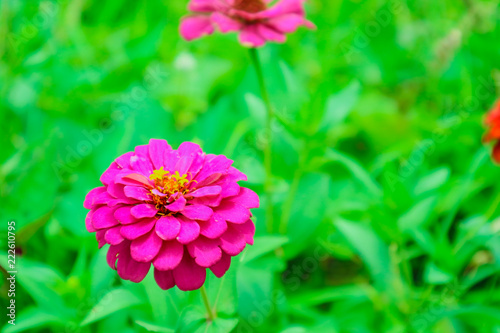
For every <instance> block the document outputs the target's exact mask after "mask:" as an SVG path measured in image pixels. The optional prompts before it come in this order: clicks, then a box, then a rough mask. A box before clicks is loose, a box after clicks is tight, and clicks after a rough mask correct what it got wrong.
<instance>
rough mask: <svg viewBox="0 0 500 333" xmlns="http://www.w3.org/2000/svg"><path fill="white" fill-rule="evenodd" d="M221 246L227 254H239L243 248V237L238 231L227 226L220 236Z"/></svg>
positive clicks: (244, 243)
mask: <svg viewBox="0 0 500 333" xmlns="http://www.w3.org/2000/svg"><path fill="white" fill-rule="evenodd" d="M220 240H221V248H222V250H224V252H226V253H227V254H229V255H232V256H235V255H238V254H240V252H241V251H243V249H244V248H245V245H246V241H245V237H244V236H243V234H242V233H240V232H239V231H237V230H235V229H233V228H232V227H231V226H229V227H228V228H227V230H226V232H225V233H224V234H223V235H222V236H221V237H220Z"/></svg>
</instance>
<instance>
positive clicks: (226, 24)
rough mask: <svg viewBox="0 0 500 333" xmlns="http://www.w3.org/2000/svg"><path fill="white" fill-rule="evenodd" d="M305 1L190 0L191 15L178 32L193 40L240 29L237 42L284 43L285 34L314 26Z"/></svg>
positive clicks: (246, 44)
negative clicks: (305, 6) (217, 31)
mask: <svg viewBox="0 0 500 333" xmlns="http://www.w3.org/2000/svg"><path fill="white" fill-rule="evenodd" d="M304 1H305V0H279V1H274V2H273V1H272V0H191V1H190V3H189V5H188V9H189V10H190V11H191V12H193V14H191V15H189V16H187V17H185V18H184V19H183V20H182V23H181V26H180V32H181V35H182V36H183V37H184V38H185V39H186V40H193V39H196V38H199V37H201V36H203V35H210V34H212V33H213V32H214V30H215V29H216V28H218V29H219V30H220V31H221V32H223V33H227V32H231V31H240V35H239V40H240V43H241V44H243V45H245V46H249V47H259V46H262V45H264V44H265V43H266V42H267V41H273V42H278V43H283V42H285V40H286V34H287V33H292V32H294V31H295V30H297V28H298V27H300V26H302V25H303V26H306V27H308V28H311V29H313V28H315V25H314V24H313V23H312V22H310V21H308V20H307V19H306V18H305V11H304Z"/></svg>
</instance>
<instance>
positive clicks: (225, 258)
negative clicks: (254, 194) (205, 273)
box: [210, 252, 231, 278]
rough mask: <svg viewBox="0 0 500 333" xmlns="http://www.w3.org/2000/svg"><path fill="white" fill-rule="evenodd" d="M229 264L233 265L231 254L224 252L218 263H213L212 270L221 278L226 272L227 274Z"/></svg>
mask: <svg viewBox="0 0 500 333" xmlns="http://www.w3.org/2000/svg"><path fill="white" fill-rule="evenodd" d="M229 266H231V256H230V255H228V254H226V253H224V252H222V256H221V259H220V260H219V261H217V263H216V264H214V265H212V266H211V267H210V270H211V271H212V273H214V275H215V276H217V277H218V278H221V277H222V276H223V275H224V274H226V272H227V270H228V269H229Z"/></svg>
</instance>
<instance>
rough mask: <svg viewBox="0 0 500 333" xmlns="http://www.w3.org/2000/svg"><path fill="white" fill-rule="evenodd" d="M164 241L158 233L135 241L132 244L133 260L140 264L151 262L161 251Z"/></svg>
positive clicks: (152, 233) (151, 233)
mask: <svg viewBox="0 0 500 333" xmlns="http://www.w3.org/2000/svg"><path fill="white" fill-rule="evenodd" d="M161 245H162V240H161V238H160V237H158V235H157V234H156V232H154V231H152V232H150V233H149V234H146V235H144V236H141V237H139V238H137V239H134V240H133V241H132V243H131V244H130V254H131V255H132V258H133V259H135V260H137V261H140V262H151V260H153V259H154V257H156V255H157V254H158V252H159V251H160V248H161Z"/></svg>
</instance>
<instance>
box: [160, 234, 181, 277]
mask: <svg viewBox="0 0 500 333" xmlns="http://www.w3.org/2000/svg"><path fill="white" fill-rule="evenodd" d="M183 254H184V245H182V244H181V243H179V242H177V241H175V240H174V241H169V242H163V245H162V247H161V249H160V251H159V252H158V255H157V256H156V258H155V259H154V261H153V266H155V268H157V269H159V270H162V271H166V270H170V269H174V268H176V267H177V266H178V265H179V263H180V262H181V260H182V255H183Z"/></svg>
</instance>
